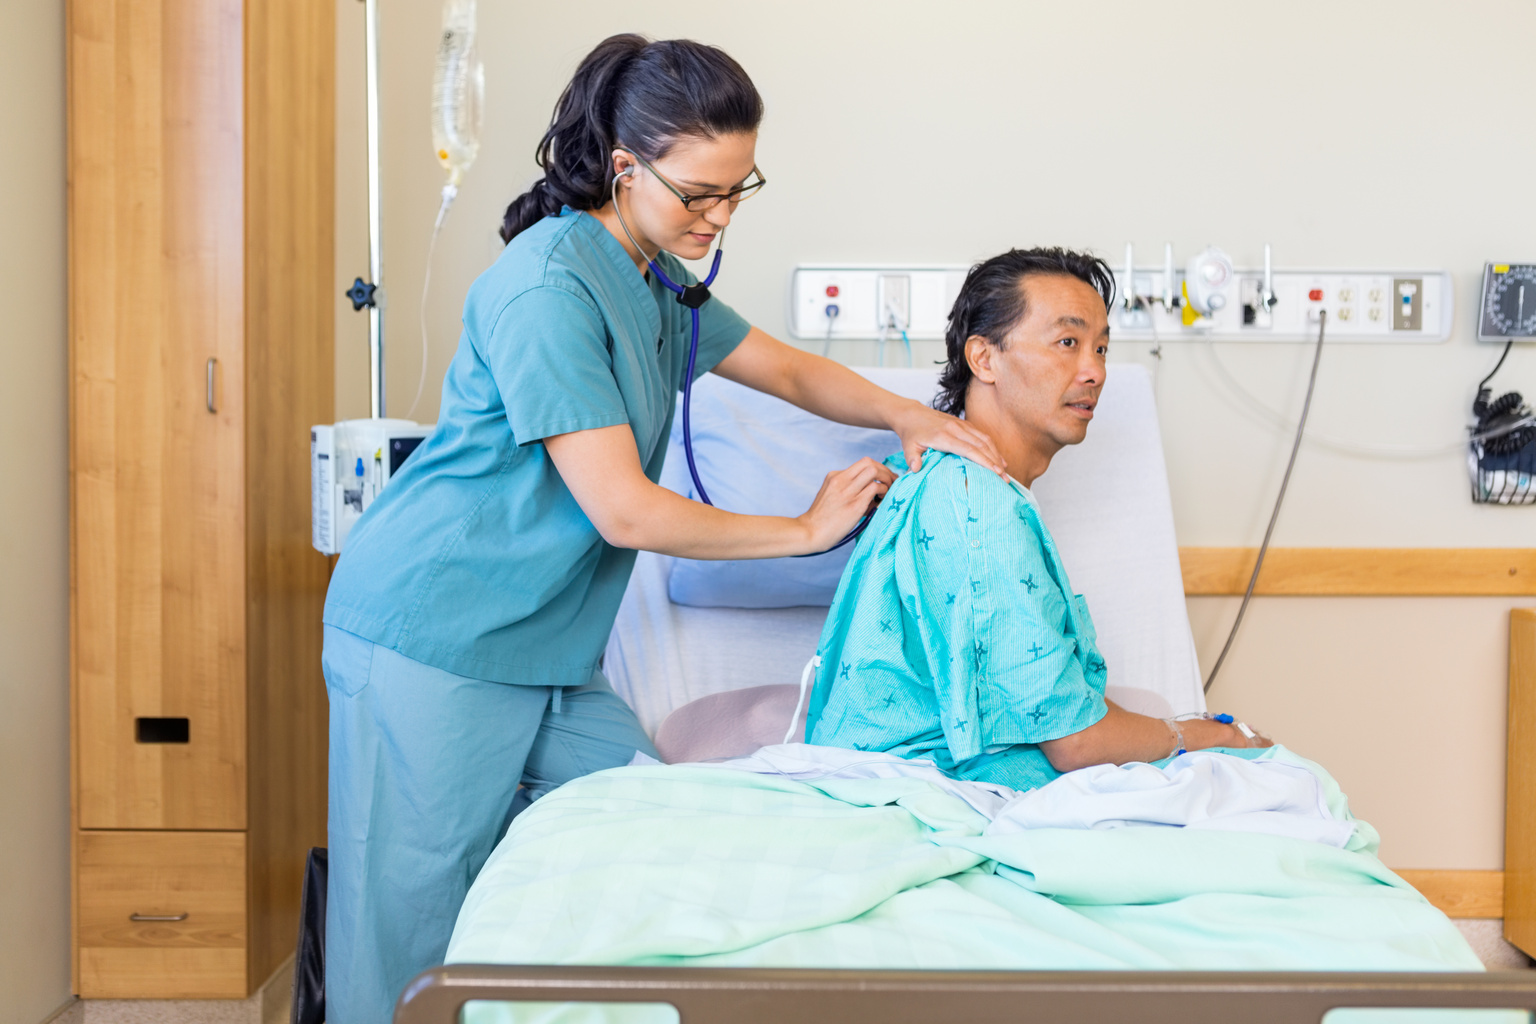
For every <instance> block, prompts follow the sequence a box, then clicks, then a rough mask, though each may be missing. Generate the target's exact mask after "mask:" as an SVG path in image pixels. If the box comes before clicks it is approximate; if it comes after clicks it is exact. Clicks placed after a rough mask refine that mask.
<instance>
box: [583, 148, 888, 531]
mask: <svg viewBox="0 0 1536 1024" xmlns="http://www.w3.org/2000/svg"><path fill="white" fill-rule="evenodd" d="M626 173H627V172H626ZM623 176H624V175H622V174H616V175H614V178H613V213H614V216H616V217H618V219H619V226H620V227H621V228H623V229H624V236H625V237H626V238H628V239H629V244H630V245H633V246H634V247H635V251H636V252H638V253H640V255H642V256H645V250H644V249H642V248H640V243H639V242H637V241H635V236H634V235H633V234H631V233H630V230H629V225H628V224H626V223H625V222H624V213H623V211H621V210H620V209H619V179H620V178H621V177H623ZM724 246H725V229H724V228H721V229H720V237H719V238H718V239H717V240H716V243H715V258H714V261H713V262H712V263H711V264H710V266H709V276H708V277H706V278H704V281H703V282H702V284H699V285H693V286H691V287H688V288H685V287H683V286H682V285H680V284H678V283H677V282H676V281H674V280H672V279H671V278H670V277H668V276H667V273H666V271H664V270H662V269H661V265H660V264H659V263H657V262H656V260H655V258H654V257H650V256H646V258H645V262H646V266H648V267H649V268H650V270H651V273H653V274H655V275H656V280H658V281H660V282H661V283H662V285H663V286H664V287H665V288H666V289H667V290H668V291H670V292H672V294H673V295H675V296H676V297H677V301H678V304H679V305H684V306H687V307H688V313H689V317H690V319H691V320H692V330H691V333H690V336H689V339H688V371H687V374H686V375H685V376H684V377H683V454H684V456H686V458H687V460H688V476H689V478H690V479H692V481H693V490H694V493H695V494H697V495H698V498H699V500H700V501H702V502H703V503H704V504H706V505H709V506H710V507H711V508H713V507H714V504H715V503H714V502H713V501H710V500H709V492H708V491H706V490H705V489H704V481H703V480H701V479H699V467H698V463H697V462H696V461H695V459H694V457H693V371H694V368H695V367H696V366H697V365H698V358H699V307H700V306H702V305H703V304H704V303H705V302H708V301H709V297H710V296H709V286H710V285H712V284H714V283H715V278H716V277H717V276H718V275H719V273H720V257H721V256H722V255H723V254H724V252H725V248H724ZM658 255H660V254H659V253H658ZM874 517H875V514H874V512H866V513H865V514H864V518H862V519H860V520H859V522H858V524H857V525H855V526H854V528H853V529H852V530H850V531H849V532H848V535H847V536H845V537H844V538H843V539H842V540H840V541H838V542H837V543H836V544H833V545H832V546H831V547H829V548H827V549H826V550H825V551H812V552H808V553H806V554H803V555H793V556H791V557H794V558H814V557H815V556H817V555H825V554H829V553H830V552H833V551H836V550H837V549H838V548H840V547H843V546H844V545H845V544H851V543H852V542H853V541H855V540H857V539H858V537H859V535H860V534H861V533H863V532H864V529H865V527H867V526H869V523H870V520H872V519H874Z"/></svg>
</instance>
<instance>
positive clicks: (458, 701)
mask: <svg viewBox="0 0 1536 1024" xmlns="http://www.w3.org/2000/svg"><path fill="white" fill-rule="evenodd" d="M323 664H324V668H325V686H326V692H327V694H328V695H329V697H330V704H331V726H330V733H331V758H330V809H329V816H328V821H327V825H328V831H329V833H330V880H329V885H328V887H327V894H326V913H325V1004H326V1021H327V1024H388V1022H389V1020H390V1019H391V1018H392V1016H393V1013H394V1003H395V999H396V998H397V997H398V996H399V995H400V992H401V990H402V989H404V988H405V986H406V984H407V983H408V982H409V981H410V980H411V978H413V977H415V975H416V974H417V973H419V972H421V971H423V970H426V969H427V968H428V967H433V966H436V965H437V964H440V963H442V962H443V954H444V953H445V952H446V951H447V949H448V939H449V937H450V936H451V935H452V933H453V925H454V921H455V920H456V919H457V918H458V914H459V906H460V904H462V903H463V902H464V895H465V893H467V892H468V891H469V886H470V883H471V882H473V881H474V880H475V876H476V875H477V874H479V872H480V869H481V867H483V866H484V864H485V861H486V858H488V857H489V856H490V855H491V850H492V849H493V848H494V847H495V845H496V843H497V842H498V841H499V840H500V839H501V837H502V835H503V834H504V833H505V832H506V830H507V825H508V824H509V823H510V822H511V820H512V818H513V816H514V815H516V814H517V812H518V811H520V810H521V809H522V808H524V807H526V806H527V805H528V803H529V802H531V801H532V800H537V799H538V798H539V797H540V796H543V795H544V794H545V793H547V792H549V791H550V790H552V789H554V788H555V787H556V786H559V785H560V784H561V783H563V782H567V781H569V780H571V779H574V778H577V777H579V776H582V775H586V774H588V773H590V772H595V771H600V770H602V769H604V768H615V767H618V766H620V765H624V764H628V763H629V762H630V760H631V759H632V758H633V757H634V755H635V751H637V750H640V751H644V752H645V753H647V754H649V755H651V756H653V757H654V756H655V754H656V751H655V749H654V748H653V747H652V746H651V742H650V740H649V739H647V738H646V735H645V732H644V730H642V729H641V728H640V723H639V722H638V721H637V720H636V718H635V713H634V712H633V711H632V710H631V709H630V707H629V705H627V704H625V703H624V701H623V700H621V699H620V698H619V696H618V695H617V694H615V693H614V692H613V690H612V689H611V688H610V687H609V686H608V681H607V680H606V679H604V678H603V676H602V673H601V672H598V673H594V674H593V677H592V679H591V681H590V682H588V683H587V684H586V685H585V686H579V687H567V688H565V689H564V690H556V689H555V688H552V687H547V686H515V685H509V684H506V683H493V682H487V681H485V680H480V679H468V678H465V677H464V676H458V675H454V674H453V673H451V672H444V671H443V670H441V669H436V668H432V667H430V666H428V665H423V664H421V663H420V662H416V661H412V660H411V659H409V658H406V657H403V656H402V655H399V654H396V653H395V652H394V651H391V650H389V649H388V648H386V647H381V646H379V645H378V644H375V643H373V642H371V641H369V640H365V639H363V638H362V637H360V636H357V635H355V634H352V633H348V632H346V631H344V630H340V629H336V628H335V627H332V626H326V627H325V653H324V657H323ZM519 784H521V785H522V788H521V789H519V788H518V786H519Z"/></svg>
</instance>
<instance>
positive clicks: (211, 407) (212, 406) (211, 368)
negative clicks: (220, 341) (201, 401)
mask: <svg viewBox="0 0 1536 1024" xmlns="http://www.w3.org/2000/svg"><path fill="white" fill-rule="evenodd" d="M218 367H219V361H218V359H217V358H215V357H212V356H210V357H209V358H208V411H209V412H218V411H219V407H218V404H217V403H216V402H215V401H214V397H213V383H214V375H215V373H216V372H217V370H218Z"/></svg>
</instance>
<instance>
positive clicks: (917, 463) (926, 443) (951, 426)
mask: <svg viewBox="0 0 1536 1024" xmlns="http://www.w3.org/2000/svg"><path fill="white" fill-rule="evenodd" d="M891 429H892V430H894V431H896V436H897V437H899V438H901V450H902V453H903V454H905V455H906V457H907V466H908V468H910V469H911V470H912V471H913V472H914V473H915V472H917V471H918V470H919V469H921V468H922V466H923V453H924V452H926V451H927V450H928V449H930V448H932V449H934V450H935V451H941V452H949V453H950V454H951V455H959V456H961V457H962V458H966V459H970V460H971V461H972V462H974V463H976V464H977V465H978V466H985V467H987V468H988V469H990V470H992V472H994V473H996V474H997V475H998V476H1000V477H1007V475H1008V464H1007V463H1006V462H1004V461H1003V456H1002V453H1001V452H999V451H998V448H997V445H996V444H994V443H993V442H992V438H991V436H990V435H988V434H986V433H984V432H982V431H981V430H978V429H977V428H975V427H973V426H971V425H970V424H969V423H967V422H965V420H962V419H958V418H956V417H954V416H951V415H949V413H945V412H939V410H937V409H930V408H929V407H928V406H926V405H924V404H923V403H921V402H913V403H912V406H911V408H909V409H903V410H902V411H901V413H900V414H899V417H898V418H897V419H896V420H895V421H894V422H893V423H892V424H891Z"/></svg>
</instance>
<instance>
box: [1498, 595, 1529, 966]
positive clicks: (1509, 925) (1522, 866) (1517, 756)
mask: <svg viewBox="0 0 1536 1024" xmlns="http://www.w3.org/2000/svg"><path fill="white" fill-rule="evenodd" d="M1508 749H1509V767H1508V775H1507V777H1506V781H1505V789H1504V794H1505V795H1504V801H1505V802H1504V870H1505V873H1506V875H1507V877H1508V885H1507V887H1506V890H1505V897H1504V914H1503V917H1504V938H1506V939H1508V940H1509V941H1510V942H1512V943H1513V944H1514V945H1515V946H1517V947H1519V948H1520V949H1521V950H1522V951H1524V952H1525V953H1526V954H1527V955H1529V954H1532V953H1536V608H1515V609H1513V610H1512V611H1511V612H1510V613H1509V747H1508Z"/></svg>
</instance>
